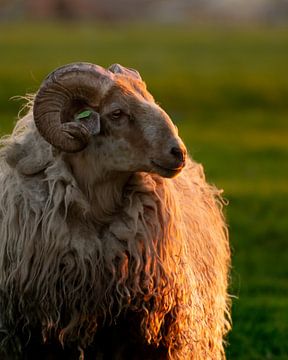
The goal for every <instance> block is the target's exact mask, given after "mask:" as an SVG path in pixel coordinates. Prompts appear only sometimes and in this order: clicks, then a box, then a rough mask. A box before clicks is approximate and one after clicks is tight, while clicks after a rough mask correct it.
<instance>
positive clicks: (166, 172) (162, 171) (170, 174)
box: [151, 161, 183, 178]
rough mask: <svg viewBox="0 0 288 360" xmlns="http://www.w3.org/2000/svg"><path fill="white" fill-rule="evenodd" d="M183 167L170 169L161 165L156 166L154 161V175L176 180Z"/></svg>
mask: <svg viewBox="0 0 288 360" xmlns="http://www.w3.org/2000/svg"><path fill="white" fill-rule="evenodd" d="M182 169H183V166H180V167H178V168H174V169H171V168H168V167H164V166H161V165H159V164H156V163H155V162H154V161H152V170H151V172H152V173H155V174H158V175H160V176H162V177H164V178H174V177H175V176H177V175H178V174H180V172H181V171H182Z"/></svg>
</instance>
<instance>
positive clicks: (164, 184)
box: [0, 113, 230, 360]
mask: <svg viewBox="0 0 288 360" xmlns="http://www.w3.org/2000/svg"><path fill="white" fill-rule="evenodd" d="M1 145H2V148H1V153H0V169H1V171H0V189H1V192H0V239H1V244H0V289H1V302H0V305H1V308H2V309H3V308H4V309H5V311H3V310H1V327H2V329H1V330H2V334H3V335H2V347H3V348H5V344H7V343H9V342H10V343H12V344H13V345H12V347H13V346H14V347H15V354H17V351H19V349H20V347H21V345H20V343H21V341H19V342H18V340H17V337H16V336H15V335H17V334H18V332H19V326H20V327H21V329H22V330H23V334H24V335H23V337H24V338H25V339H28V338H29V331H30V328H33V327H35V326H38V327H40V331H41V333H42V337H43V341H49V339H51V338H58V340H59V342H60V343H62V344H63V345H64V346H66V344H73V343H76V344H77V346H78V347H79V349H85V348H86V347H87V346H88V345H89V344H91V343H93V339H94V336H95V334H96V333H97V331H98V329H100V328H101V327H102V326H103V324H105V325H107V324H108V325H109V324H113V323H114V322H117V319H118V318H120V317H121V315H123V314H125V312H130V313H132V314H136V315H137V316H138V317H140V321H139V332H140V333H141V334H142V337H143V339H145V341H146V342H147V343H150V344H152V345H153V344H154V345H155V348H157V346H164V347H165V348H167V349H168V353H167V354H166V357H165V359H175V360H176V359H179V360H180V359H181V360H184V359H187V360H191V359H194V360H216V359H224V358H225V354H224V349H223V335H224V334H225V333H226V332H227V331H228V330H229V327H230V322H229V299H228V296H227V279H228V271H229V264H230V252H229V244H228V235H227V227H226V225H225V222H224V219H223V216H222V201H221V197H220V192H219V191H218V190H217V189H216V188H215V187H212V186H210V185H208V184H207V183H206V181H205V177H204V173H203V169H202V166H201V165H199V164H196V163H195V162H193V161H192V160H189V161H188V163H187V165H186V167H185V168H184V169H183V171H182V172H181V173H180V175H178V176H177V177H176V178H174V179H164V178H161V177H160V176H158V175H154V174H149V173H134V174H133V175H131V177H130V179H129V180H128V183H127V184H126V185H125V187H124V191H123V193H121V194H117V189H115V191H114V192H113V191H111V189H110V191H109V192H108V191H107V193H106V194H104V195H105V196H103V194H98V195H97V193H96V194H94V196H96V197H97V196H101V199H102V201H107V202H109V201H110V200H111V199H109V196H111V194H112V193H113V196H114V197H116V198H117V199H118V203H119V202H120V204H121V206H119V207H118V210H117V212H116V213H115V214H107V219H106V221H105V219H104V220H103V219H102V221H101V223H95V221H93V214H92V210H91V205H90V204H89V202H88V201H87V198H86V197H85V196H84V194H83V193H82V192H81V190H80V189H79V187H78V184H77V182H76V180H75V178H74V177H73V175H72V173H71V171H70V169H69V166H68V165H67V163H66V162H65V161H64V158H63V155H62V154H61V153H58V152H53V151H52V148H51V146H50V145H49V144H48V143H47V142H46V141H45V140H44V139H43V138H42V137H40V135H39V133H38V132H37V130H36V128H35V125H34V123H33V118H32V115H31V113H30V114H28V115H27V116H26V117H24V118H23V119H22V120H20V121H19V122H18V124H17V126H16V128H15V130H14V133H13V134H12V135H11V136H10V137H6V138H4V139H2V140H1ZM8 163H9V165H8ZM83 176H84V175H83ZM89 191H90V193H93V191H94V192H95V191H96V192H97V189H96V190H95V189H93V188H91V189H89ZM103 206H104V205H103ZM63 309H64V310H63ZM62 312H65V316H63V314H62ZM22 330H21V331H22ZM25 336H26V337H25ZM20 353H21V349H20ZM120 355H121V354H119V356H120ZM14 358H15V359H17V356H16V355H15V357H14ZM14 358H13V359H14ZM20 358H21V356H20ZM99 358H100V357H99ZM119 358H121V357H119Z"/></svg>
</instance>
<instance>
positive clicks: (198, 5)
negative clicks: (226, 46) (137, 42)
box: [0, 0, 288, 23]
mask: <svg viewBox="0 0 288 360" xmlns="http://www.w3.org/2000/svg"><path fill="white" fill-rule="evenodd" d="M16 17H18V18H19V17H26V18H32V19H54V18H61V19H99V20H101V21H117V20H119V21H121V20H139V19H143V20H150V21H160V22H182V21H191V22H197V21H205V20H206V21H207V20H208V21H217V22H222V21H223V22H243V21H244V22H247V21H248V22H249V21H252V22H253V21H265V22H276V23H277V22H288V0H249V1H248V0H0V19H1V18H2V19H5V18H10V19H11V18H16Z"/></svg>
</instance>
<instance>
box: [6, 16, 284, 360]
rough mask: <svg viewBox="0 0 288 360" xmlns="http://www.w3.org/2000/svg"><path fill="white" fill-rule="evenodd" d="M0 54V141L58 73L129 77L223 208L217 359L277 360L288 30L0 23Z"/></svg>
mask: <svg viewBox="0 0 288 360" xmlns="http://www.w3.org/2000/svg"><path fill="white" fill-rule="evenodd" d="M0 54H1V57H0V64H1V66H0V119H1V120H0V132H1V133H6V132H8V131H10V130H11V129H12V127H13V124H14V122H15V120H16V118H17V113H18V110H19V107H20V105H21V102H20V103H19V102H17V101H13V100H12V101H11V100H9V99H10V97H12V96H15V95H24V94H25V93H26V92H34V91H36V90H37V88H38V86H39V84H40V82H41V80H42V79H43V77H44V76H45V75H46V74H47V73H48V72H50V71H51V70H52V69H54V68H55V67H57V66H59V65H62V64H64V63H68V62H74V61H89V62H95V63H98V64H101V65H103V66H108V65H109V64H111V63H114V62H119V63H122V64H123V65H126V66H130V67H135V68H137V69H138V70H140V72H141V74H142V75H143V78H144V79H145V80H146V82H147V83H148V85H149V88H150V90H151V92H152V93H153V94H154V95H155V97H156V99H157V101H159V102H160V103H161V105H162V106H163V107H164V108H165V109H166V110H167V111H168V112H169V113H170V114H171V115H172V117H173V119H174V121H175V122H176V123H177V125H178V127H179V130H180V134H181V135H182V137H183V138H184V140H185V141H186V143H187V144H188V147H189V149H190V153H191V155H192V156H193V157H194V158H195V159H196V160H197V161H199V162H201V163H203V164H204V166H205V169H206V174H207V177H208V179H209V181H210V182H213V183H215V184H216V185H217V186H218V187H220V188H224V189H225V197H226V198H227V199H228V200H229V203H230V204H229V206H228V208H227V209H226V212H227V218H228V222H229V226H230V234H231V235H230V236H231V246H232V252H233V268H232V281H231V289H230V292H231V293H232V294H233V295H235V296H236V297H237V299H235V300H234V302H233V324H234V325H233V331H232V332H231V334H230V335H229V338H228V339H227V340H228V343H229V346H228V347H227V357H228V359H233V360H240V359H241V360H254V359H255V360H257V359H259V360H260V359H279V360H280V359H281V360H284V359H288V341H287V336H288V253H287V245H288V76H287V68H288V29H286V30H285V29H279V28H278V29H277V28H274V29H245V30H241V29H238V28H213V27H208V28H204V27H203V28H193V27H189V26H184V25H183V26H181V27H160V26H155V25H154V26H144V25H141V26H140V25H139V26H128V25H127V26H123V25H122V26H120V25H119V26H111V25H109V26H108V25H107V26H94V25H91V24H86V25H75V24H66V25H59V24H50V25H49V24H47V25H45V24H44V25H43V24H42V25H39V24H38V25H37V24H36V25H35V24H29V25H28V24H22V23H20V24H10V25H9V24H2V25H1V24H0ZM203 360H205V359H203Z"/></svg>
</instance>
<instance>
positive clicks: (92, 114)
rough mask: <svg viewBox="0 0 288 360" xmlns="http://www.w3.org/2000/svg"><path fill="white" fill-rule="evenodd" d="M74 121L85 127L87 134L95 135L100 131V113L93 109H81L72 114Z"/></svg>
mask: <svg viewBox="0 0 288 360" xmlns="http://www.w3.org/2000/svg"><path fill="white" fill-rule="evenodd" d="M74 120H75V121H76V123H78V124H79V123H80V124H81V125H82V126H84V127H85V128H86V130H87V131H88V133H89V135H97V134H99V133H100V115H99V113H98V112H97V111H95V110H94V109H90V108H87V109H82V110H81V111H80V112H78V113H76V114H75V115H74Z"/></svg>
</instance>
